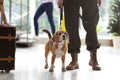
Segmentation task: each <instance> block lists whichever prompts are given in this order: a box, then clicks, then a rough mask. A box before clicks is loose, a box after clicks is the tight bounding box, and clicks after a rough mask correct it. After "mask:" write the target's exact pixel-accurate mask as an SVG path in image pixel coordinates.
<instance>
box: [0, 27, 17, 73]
mask: <svg viewBox="0 0 120 80" xmlns="http://www.w3.org/2000/svg"><path fill="white" fill-rule="evenodd" d="M15 37H16V28H15V27H11V26H10V27H9V26H8V27H7V26H0V70H2V71H3V70H5V72H7V73H9V72H10V70H14V69H15V51H16V42H15V41H16V39H15Z"/></svg>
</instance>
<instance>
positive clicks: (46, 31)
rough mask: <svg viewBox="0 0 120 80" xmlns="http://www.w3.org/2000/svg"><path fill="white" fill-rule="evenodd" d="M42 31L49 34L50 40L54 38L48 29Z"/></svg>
mask: <svg viewBox="0 0 120 80" xmlns="http://www.w3.org/2000/svg"><path fill="white" fill-rule="evenodd" d="M42 31H43V32H45V33H47V34H48V37H49V39H51V38H52V36H51V33H50V32H49V31H48V30H47V29H43V30H42Z"/></svg>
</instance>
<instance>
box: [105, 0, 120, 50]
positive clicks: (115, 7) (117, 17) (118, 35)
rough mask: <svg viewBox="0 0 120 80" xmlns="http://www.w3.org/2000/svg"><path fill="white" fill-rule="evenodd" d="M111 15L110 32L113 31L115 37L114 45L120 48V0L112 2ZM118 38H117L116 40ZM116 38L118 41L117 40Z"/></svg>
mask: <svg viewBox="0 0 120 80" xmlns="http://www.w3.org/2000/svg"><path fill="white" fill-rule="evenodd" d="M110 9H111V12H112V14H111V16H110V19H109V25H108V27H107V28H108V30H109V31H108V33H111V34H112V35H113V36H114V37H113V46H114V47H119V48H120V42H118V41H120V0H114V1H113V2H111V7H110ZM116 39H117V40H116ZM114 40H116V41H117V42H115V41H114Z"/></svg>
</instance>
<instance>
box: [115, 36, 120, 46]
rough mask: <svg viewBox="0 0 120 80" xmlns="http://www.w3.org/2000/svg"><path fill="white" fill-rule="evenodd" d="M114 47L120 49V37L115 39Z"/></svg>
mask: <svg viewBox="0 0 120 80" xmlns="http://www.w3.org/2000/svg"><path fill="white" fill-rule="evenodd" d="M113 47H114V48H120V36H114V37H113Z"/></svg>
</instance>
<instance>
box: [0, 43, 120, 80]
mask: <svg viewBox="0 0 120 80" xmlns="http://www.w3.org/2000/svg"><path fill="white" fill-rule="evenodd" d="M50 59H51V55H49V64H50V61H51V60H50ZM70 60H71V58H70V55H69V54H67V55H66V65H68V64H69V61H70ZM98 60H99V64H100V66H101V67H102V70H101V71H92V70H91V67H90V66H89V65H88V62H89V52H88V51H86V47H85V46H82V47H81V53H80V54H79V66H80V68H79V69H77V70H73V71H66V72H61V60H60V59H56V61H55V69H54V72H53V73H51V72H49V71H48V69H44V44H34V45H33V46H32V47H28V48H17V49H16V61H15V70H12V71H10V73H9V74H7V73H3V74H2V73H0V80H120V76H119V74H120V64H119V63H120V49H114V48H113V47H103V46H102V47H101V48H100V49H99V50H98Z"/></svg>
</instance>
